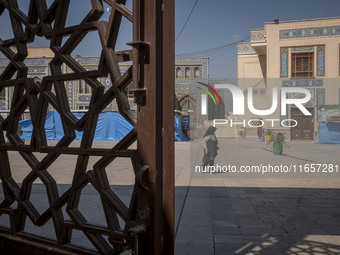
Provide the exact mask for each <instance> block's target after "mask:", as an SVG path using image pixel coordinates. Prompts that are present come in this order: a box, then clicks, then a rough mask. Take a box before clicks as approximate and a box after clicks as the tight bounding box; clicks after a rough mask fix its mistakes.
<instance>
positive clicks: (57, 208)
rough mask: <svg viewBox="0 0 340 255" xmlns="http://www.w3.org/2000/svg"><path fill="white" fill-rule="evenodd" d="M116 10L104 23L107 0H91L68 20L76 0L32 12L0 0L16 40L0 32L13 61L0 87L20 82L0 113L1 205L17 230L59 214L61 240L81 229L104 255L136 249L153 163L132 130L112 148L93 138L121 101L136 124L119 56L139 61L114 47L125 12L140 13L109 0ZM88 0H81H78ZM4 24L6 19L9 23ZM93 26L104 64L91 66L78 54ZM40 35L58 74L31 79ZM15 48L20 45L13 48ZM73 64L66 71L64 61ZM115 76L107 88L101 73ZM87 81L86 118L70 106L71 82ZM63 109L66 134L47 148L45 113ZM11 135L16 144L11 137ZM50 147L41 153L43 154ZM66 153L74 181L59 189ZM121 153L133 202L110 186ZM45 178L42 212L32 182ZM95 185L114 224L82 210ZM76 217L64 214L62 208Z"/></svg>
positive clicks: (37, 2)
mask: <svg viewBox="0 0 340 255" xmlns="http://www.w3.org/2000/svg"><path fill="white" fill-rule="evenodd" d="M105 2H106V3H107V4H108V5H110V7H111V12H110V18H109V21H108V22H105V21H100V18H101V16H102V15H103V14H104V8H103V1H102V0H91V6H92V8H91V10H90V11H89V13H88V14H87V15H86V17H84V19H83V20H82V21H81V23H80V24H79V25H74V26H66V18H67V13H68V7H69V1H68V0H65V1H59V0H56V1H54V2H53V3H52V4H51V5H50V6H49V7H48V6H47V3H46V0H31V1H30V6H29V10H28V13H27V14H25V13H24V12H23V11H21V10H20V9H19V7H18V3H17V1H16V0H0V15H1V14H3V13H4V11H6V10H7V11H8V12H9V15H10V20H11V24H6V25H9V26H10V25H11V26H12V30H13V38H0V51H1V52H2V54H4V55H5V56H6V58H7V59H8V60H9V64H8V66H7V67H6V69H5V70H4V71H3V73H2V74H1V76H0V92H1V91H2V90H3V89H5V88H13V90H14V93H13V98H12V105H11V107H10V114H9V116H8V117H6V118H4V117H3V116H0V146H1V151H0V157H1V161H0V175H1V176H0V177H1V180H2V185H3V191H4V196H5V198H4V200H3V201H1V204H0V213H1V214H8V215H9V217H10V226H11V231H12V233H14V234H15V233H16V232H18V231H24V230H25V221H26V220H31V221H32V222H33V223H34V224H35V225H36V226H42V225H44V224H45V223H46V222H47V221H49V220H52V221H53V225H54V231H55V234H56V238H57V241H58V244H59V245H60V246H61V247H63V245H66V244H69V243H70V240H71V237H72V230H74V229H77V230H80V231H82V232H83V233H84V234H85V235H86V236H87V237H88V239H89V240H90V241H91V242H92V243H93V245H94V247H95V248H96V249H97V252H99V253H100V254H119V253H121V252H123V251H124V250H127V249H131V248H133V246H134V242H135V241H136V236H137V235H136V234H138V233H139V232H141V231H144V230H145V224H146V221H147V219H148V212H149V209H148V207H147V202H146V201H144V199H145V198H146V192H147V186H146V184H145V183H144V181H143V180H145V177H146V175H147V174H148V168H147V167H146V166H143V165H142V163H141V160H140V158H139V156H138V153H137V151H136V150H134V149H130V145H131V144H132V143H134V142H135V141H136V139H137V133H136V130H135V129H133V130H132V131H131V132H130V133H129V134H128V135H126V136H125V137H124V138H123V139H122V140H121V141H120V142H119V143H118V144H116V145H115V146H114V147H113V148H111V149H96V148H93V146H92V145H93V137H94V133H95V128H96V124H97V120H98V115H99V114H100V113H101V112H102V111H103V109H105V108H106V107H107V106H108V105H109V104H110V103H112V101H113V100H114V99H115V100H116V101H117V104H118V107H119V112H120V113H121V114H122V115H123V117H124V118H125V119H126V120H127V121H128V122H129V123H131V125H132V126H134V127H135V125H136V120H135V117H134V116H133V115H132V114H131V113H130V111H129V102H128V99H127V97H126V95H125V88H126V87H127V86H128V85H129V84H130V83H131V81H132V68H133V65H132V66H131V67H130V68H128V69H127V70H126V71H125V72H124V73H123V74H121V72H120V70H119V66H118V62H121V61H132V51H131V50H130V51H124V52H116V51H115V45H116V40H117V36H118V32H119V28H120V23H121V19H122V16H125V17H126V18H127V19H128V20H130V21H131V22H132V21H133V13H132V11H131V10H129V9H128V8H127V7H126V6H125V0H115V1H114V0H105ZM79 4H81V1H79ZM3 25H4V24H1V26H3ZM90 31H96V32H97V33H98V37H99V39H100V42H101V45H100V46H99V47H101V49H102V50H101V56H100V61H99V65H98V69H97V70H90V71H87V70H86V69H84V68H83V67H82V66H81V65H80V64H79V63H78V62H77V61H76V60H75V59H73V58H72V56H71V53H72V51H73V50H74V49H75V48H76V47H77V45H78V44H79V43H80V42H81V41H82V39H83V38H84V37H85V36H86V35H87V33H89V32H90ZM36 37H44V38H45V39H46V40H48V41H49V42H50V49H51V50H52V51H53V53H54V57H53V59H52V61H51V62H50V64H49V68H50V70H51V75H49V76H45V77H43V79H42V80H41V79H39V78H28V77H27V73H28V68H27V66H26V65H25V63H24V61H25V59H26V57H27V47H28V44H29V43H31V42H33V41H34V40H35V38H36ZM13 47H15V50H14V48H13ZM63 64H66V65H67V66H68V68H70V69H71V70H72V72H71V73H64V72H63V70H62V68H61V67H62V65H63ZM108 75H110V78H111V80H112V86H111V87H110V88H109V89H108V90H107V91H106V92H104V88H105V87H104V85H102V84H101V83H100V82H99V81H98V80H97V79H98V78H103V77H107V76H108ZM73 80H83V81H84V82H86V83H87V84H88V85H89V86H90V87H91V90H92V95H91V101H90V106H89V110H88V111H87V112H86V113H85V115H84V116H83V117H82V118H81V119H79V120H78V119H77V118H76V117H75V116H74V115H73V114H72V113H71V111H70V107H69V103H68V98H67V93H66V88H65V85H66V82H67V81H73ZM49 106H52V107H53V108H54V109H55V110H56V111H58V112H59V114H60V116H61V120H62V125H63V131H64V136H63V138H62V139H61V140H60V141H59V142H58V143H57V144H56V146H55V147H52V146H48V144H47V141H46V135H45V129H44V124H45V118H46V114H47V111H48V107H49ZM26 109H28V110H29V112H30V115H31V119H32V124H33V133H32V139H31V141H30V144H29V145H25V144H24V143H23V142H22V141H21V139H20V138H19V136H18V135H17V128H18V122H19V118H20V116H21V115H22V114H23V113H24V111H25V110H26ZM76 130H78V131H80V130H82V131H83V132H84V133H83V137H82V140H81V143H80V146H79V148H78V147H77V148H75V147H71V143H72V141H73V140H74V139H75V137H76V134H75V131H76ZM4 134H5V135H6V136H7V138H8V140H9V143H6V142H5V136H4ZM9 150H12V151H13V150H14V151H17V152H18V153H20V155H21V156H22V158H23V159H24V160H25V161H26V162H27V164H28V165H29V167H30V170H29V171H28V174H27V176H26V178H25V179H24V181H23V182H22V184H21V186H20V185H19V184H18V183H16V182H15V181H14V179H13V178H12V172H11V171H12V170H13V169H11V162H10V161H9V157H8V151H9ZM41 152H43V153H46V155H45V156H44V157H43V158H42V159H38V157H36V153H41ZM63 154H71V155H74V157H75V159H76V161H77V162H76V167H75V169H67V166H65V171H73V172H74V174H73V181H72V185H71V187H70V188H69V189H68V190H66V191H65V192H64V193H63V194H59V192H58V189H57V183H56V181H55V180H54V179H53V177H52V176H51V174H50V173H49V166H51V164H53V162H55V161H56V160H58V158H59V157H60V156H61V155H63ZM90 156H100V159H99V160H98V161H97V162H96V163H95V164H94V166H93V170H90V171H87V167H88V162H89V157H90ZM117 157H127V158H130V159H131V162H132V164H131V171H134V173H135V176H136V184H135V187H134V191H133V194H132V197H131V201H130V205H129V206H126V205H125V204H124V203H123V202H122V201H121V199H120V198H119V197H118V196H117V195H116V194H115V193H114V191H113V190H111V189H110V185H109V182H108V177H107V173H106V167H107V166H108V165H109V164H110V163H111V162H112V161H113V160H115V158H117ZM37 179H40V180H41V181H42V183H43V184H44V185H45V187H46V192H47V197H48V201H49V208H47V209H46V210H45V211H44V212H43V213H39V212H38V210H37V208H35V206H34V205H33V203H32V202H31V201H30V195H31V191H32V185H33V182H34V181H35V180H37ZM87 184H91V185H92V186H93V187H94V188H95V189H96V191H97V192H98V194H99V195H100V198H101V202H102V205H103V208H104V213H105V219H106V222H107V226H95V225H91V224H90V223H89V222H88V221H87V219H86V218H85V216H84V215H83V214H82V213H81V212H80V210H79V209H78V206H79V202H80V198H81V192H82V189H83V188H84V187H85V186H86V185H87ZM63 207H65V208H66V212H67V214H68V216H69V218H70V220H65V219H64V215H63V212H62V208H63Z"/></svg>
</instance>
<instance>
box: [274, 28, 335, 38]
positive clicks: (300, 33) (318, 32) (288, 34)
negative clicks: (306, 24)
mask: <svg viewBox="0 0 340 255" xmlns="http://www.w3.org/2000/svg"><path fill="white" fill-rule="evenodd" d="M334 35H340V26H331V27H313V28H298V29H287V30H280V35H279V37H280V39H291V38H306V37H319V36H334Z"/></svg>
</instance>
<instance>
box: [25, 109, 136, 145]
mask: <svg viewBox="0 0 340 255" xmlns="http://www.w3.org/2000/svg"><path fill="white" fill-rule="evenodd" d="M74 116H76V117H77V118H78V119H80V118H81V117H82V116H84V113H74ZM19 125H21V127H22V131H23V134H22V136H21V138H23V139H25V140H31V136H32V131H33V126H32V120H31V119H28V120H23V121H20V122H19ZM132 129H133V127H132V125H131V124H130V123H129V122H128V121H126V120H125V118H123V116H122V115H120V114H119V113H115V112H106V113H101V114H99V118H98V122H97V127H96V133H95V135H94V140H109V141H113V140H121V139H123V138H124V136H125V135H127V134H128V133H129V132H130V131H131V130H132ZM45 132H46V139H47V140H60V139H61V138H62V137H63V136H64V130H63V126H62V122H61V119H60V115H59V113H58V112H56V111H53V112H49V113H47V115H46V122H45ZM82 135H83V132H82V131H81V132H79V131H76V139H75V140H81V138H82Z"/></svg>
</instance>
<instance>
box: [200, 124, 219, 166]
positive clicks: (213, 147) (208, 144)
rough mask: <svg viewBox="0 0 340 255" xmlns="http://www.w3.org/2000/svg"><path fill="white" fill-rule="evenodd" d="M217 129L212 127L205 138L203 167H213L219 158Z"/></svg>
mask: <svg viewBox="0 0 340 255" xmlns="http://www.w3.org/2000/svg"><path fill="white" fill-rule="evenodd" d="M216 129H217V128H216V127H213V126H210V127H209V128H208V129H207V131H206V132H205V134H204V137H203V151H204V156H203V159H202V161H203V165H202V166H203V167H206V166H213V165H214V164H215V158H216V156H217V150H218V149H219V148H218V140H217V138H216V135H215V131H216Z"/></svg>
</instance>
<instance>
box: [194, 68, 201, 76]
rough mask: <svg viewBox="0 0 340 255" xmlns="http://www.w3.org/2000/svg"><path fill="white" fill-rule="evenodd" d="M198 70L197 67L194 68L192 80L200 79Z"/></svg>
mask: <svg viewBox="0 0 340 255" xmlns="http://www.w3.org/2000/svg"><path fill="white" fill-rule="evenodd" d="M200 76H201V75H200V69H199V68H198V67H195V69H194V78H201V77H200Z"/></svg>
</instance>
